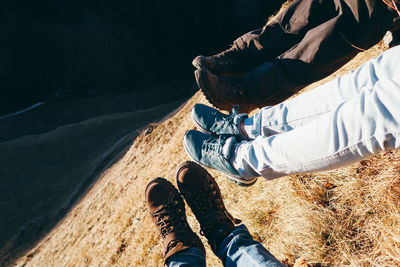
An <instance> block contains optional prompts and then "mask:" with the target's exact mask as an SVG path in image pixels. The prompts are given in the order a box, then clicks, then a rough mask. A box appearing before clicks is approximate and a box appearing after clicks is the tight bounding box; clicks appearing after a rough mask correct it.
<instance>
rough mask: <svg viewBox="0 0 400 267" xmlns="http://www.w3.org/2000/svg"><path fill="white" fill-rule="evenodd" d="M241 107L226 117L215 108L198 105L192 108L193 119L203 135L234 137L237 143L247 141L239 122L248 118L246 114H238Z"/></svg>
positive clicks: (233, 109)
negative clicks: (241, 131)
mask: <svg viewBox="0 0 400 267" xmlns="http://www.w3.org/2000/svg"><path fill="white" fill-rule="evenodd" d="M238 109H239V106H237V105H235V106H233V108H232V113H231V114H229V115H226V114H224V113H221V112H219V111H218V110H216V109H215V108H212V107H209V106H206V105H203V104H196V105H194V107H193V108H192V113H191V114H192V119H193V122H194V124H195V125H196V127H197V128H198V129H199V130H200V131H201V132H203V133H208V134H212V135H217V136H220V135H224V136H227V137H228V136H234V137H236V140H237V141H241V140H244V139H246V138H245V136H243V135H242V134H241V133H240V130H239V122H241V121H242V120H244V119H247V118H248V115H247V114H245V113H242V114H238Z"/></svg>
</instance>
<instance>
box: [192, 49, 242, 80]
mask: <svg viewBox="0 0 400 267" xmlns="http://www.w3.org/2000/svg"><path fill="white" fill-rule="evenodd" d="M192 64H193V66H194V67H195V68H197V69H202V68H205V69H208V70H209V71H211V72H212V73H215V74H218V75H224V76H236V75H241V74H243V73H245V72H246V70H245V67H244V66H243V64H242V62H241V59H240V50H239V49H237V48H236V47H235V46H232V47H230V48H229V49H227V50H225V51H222V52H221V53H218V54H216V55H213V56H209V57H206V56H197V57H196V58H195V59H193V61H192Z"/></svg>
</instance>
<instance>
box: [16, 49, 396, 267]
mask: <svg viewBox="0 0 400 267" xmlns="http://www.w3.org/2000/svg"><path fill="white" fill-rule="evenodd" d="M382 49H383V48H382V47H381V46H376V47H374V48H372V49H371V50H369V51H367V52H364V53H362V54H360V55H359V56H358V57H357V58H355V59H354V60H353V61H351V62H350V63H349V64H347V65H346V66H345V67H343V68H342V69H341V70H339V71H338V72H336V73H335V74H333V75H331V76H330V77H329V78H328V79H332V78H333V77H336V76H337V75H340V74H343V73H345V72H347V71H348V70H350V69H354V68H356V67H357V66H359V65H360V64H361V63H363V62H365V61H366V60H368V59H370V58H372V57H374V56H376V55H378V54H379V53H380V52H381V51H382ZM322 82H323V81H321V82H319V84H321V83H322ZM314 86H316V84H314V85H312V86H310V87H309V88H311V87H314ZM309 88H308V89H309ZM306 90H307V89H306ZM195 103H207V102H206V100H205V99H204V97H203V96H202V95H201V93H200V92H198V93H196V94H195V95H194V96H193V97H192V98H191V99H190V100H189V101H188V102H187V103H185V104H184V105H183V106H181V107H180V108H179V109H178V111H177V112H176V113H175V114H174V115H171V117H170V118H168V119H166V120H164V121H163V122H161V123H158V124H154V125H150V127H149V128H148V129H151V130H147V131H144V132H143V133H142V134H141V135H139V136H138V137H137V138H136V140H135V142H134V143H133V145H132V146H131V148H130V149H129V150H128V151H127V152H126V154H125V155H124V156H123V157H122V158H121V160H119V161H118V162H116V163H115V164H114V165H113V166H111V167H110V168H109V169H108V170H106V171H105V172H104V173H103V174H102V176H101V177H100V179H99V180H98V181H97V182H96V183H95V184H94V185H93V186H92V187H91V188H90V190H88V192H87V193H86V194H85V196H83V197H82V199H81V201H80V202H79V203H78V204H77V205H76V206H75V207H74V208H73V209H72V210H71V211H70V212H69V214H68V215H67V216H66V217H65V218H64V219H63V220H62V221H61V222H60V223H59V224H58V226H57V227H55V228H54V229H53V231H51V232H50V233H49V234H48V235H47V236H46V237H45V238H43V240H42V241H41V242H40V243H39V244H38V245H37V246H36V247H35V248H33V249H32V250H31V251H30V252H29V253H27V254H26V255H25V256H23V257H21V258H20V259H19V260H18V261H17V262H16V263H17V265H18V266H109V265H116V266H162V259H161V249H162V245H161V242H160V239H159V236H158V234H157V232H156V229H155V227H154V226H153V224H152V222H151V219H150V217H149V216H148V214H147V209H146V205H145V202H144V188H145V186H146V184H147V183H148V182H149V181H150V180H151V179H153V178H155V177H157V176H161V177H165V178H167V179H169V180H170V181H172V183H174V184H175V171H176V167H177V166H178V165H179V164H180V163H181V162H182V161H185V160H188V159H189V158H188V157H187V155H186V153H185V152H184V149H183V147H182V139H183V135H184V133H185V132H186V131H187V130H188V129H192V128H194V125H193V123H192V122H191V119H190V109H191V108H192V106H193V105H194V104H195ZM210 172H211V174H213V175H214V177H215V178H216V180H217V182H218V184H219V185H220V187H221V191H222V193H223V196H224V198H225V203H226V206H227V207H228V210H229V211H230V212H231V213H232V214H233V215H234V216H235V217H237V218H240V219H242V220H243V222H244V223H245V224H246V225H247V226H248V228H249V229H250V231H251V232H252V234H253V235H254V237H255V238H256V239H258V240H260V241H261V242H262V243H263V244H264V245H265V246H266V247H267V248H268V249H269V250H270V251H271V253H273V254H274V255H276V257H277V258H278V259H280V260H286V261H287V262H288V263H289V264H293V263H294V262H295V260H296V259H297V258H299V257H303V258H304V259H305V260H306V261H307V262H308V263H309V264H317V263H319V264H323V265H336V266H342V265H379V266H385V265H386V266H387V265H391V266H393V265H399V264H400V258H399V255H400V209H399V203H400V153H399V152H397V151H396V152H386V153H382V154H379V155H377V156H375V157H373V158H371V159H368V160H365V161H362V162H360V163H357V164H354V165H351V166H348V167H346V168H342V169H338V170H335V171H328V172H319V173H311V174H307V175H298V176H290V177H285V178H281V179H277V180H274V181H266V180H264V179H262V178H260V179H259V181H258V182H257V183H256V184H255V185H254V186H252V187H250V188H242V187H239V186H236V185H234V184H232V183H230V182H229V181H228V180H227V179H226V178H225V176H223V175H221V174H220V173H218V172H215V171H210ZM187 214H188V215H189V223H190V224H191V225H192V226H193V228H194V229H195V231H199V225H198V223H197V222H196V221H195V220H194V217H193V215H192V214H191V213H190V212H187ZM203 241H205V239H204V238H203ZM207 261H208V263H209V266H218V265H219V260H218V259H217V258H216V257H215V256H214V255H213V253H212V252H211V250H210V248H209V246H207Z"/></svg>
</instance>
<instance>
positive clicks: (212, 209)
mask: <svg viewBox="0 0 400 267" xmlns="http://www.w3.org/2000/svg"><path fill="white" fill-rule="evenodd" d="M176 183H177V185H178V188H179V192H180V193H179V192H178V190H177V189H176V188H175V187H174V186H173V185H172V183H170V182H169V181H167V180H166V179H164V178H160V177H158V178H156V179H154V180H152V181H151V182H150V183H149V184H148V185H147V187H146V193H145V195H146V202H147V206H148V208H149V211H150V215H151V217H152V219H153V221H154V223H155V224H156V226H157V228H158V230H159V232H160V234H161V235H162V237H163V243H164V251H163V256H164V261H165V260H166V259H167V258H169V257H170V256H172V255H173V254H175V253H177V252H179V251H181V250H184V249H187V248H191V247H197V248H199V249H200V250H202V251H203V252H204V254H205V249H204V245H203V243H202V242H201V240H200V238H199V237H198V235H197V234H195V233H194V232H193V230H192V229H191V228H190V226H189V224H188V222H187V219H186V214H185V203H184V202H183V198H182V196H183V197H184V198H185V200H186V202H187V203H188V205H189V207H190V208H191V210H192V212H193V214H194V215H195V217H196V219H197V220H198V221H199V223H200V227H201V231H200V233H201V234H202V235H204V236H205V237H206V238H207V239H208V243H209V244H210V246H211V248H212V250H213V251H214V253H216V252H217V250H218V245H219V244H220V243H221V242H222V241H223V240H224V239H225V238H226V237H227V236H228V235H229V234H230V233H231V232H232V231H233V229H234V228H235V224H237V223H240V220H237V219H235V218H233V217H232V215H230V214H229V213H228V211H227V210H226V208H225V206H224V202H223V200H222V195H221V191H220V189H219V187H218V184H217V183H216V182H215V180H214V178H213V177H212V176H211V175H210V174H209V173H208V172H207V171H206V170H205V169H204V168H203V167H201V166H200V165H198V164H197V163H195V162H190V161H187V162H184V163H183V164H181V165H180V166H179V168H178V171H177V174H176Z"/></svg>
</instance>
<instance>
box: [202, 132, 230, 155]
mask: <svg viewBox="0 0 400 267" xmlns="http://www.w3.org/2000/svg"><path fill="white" fill-rule="evenodd" d="M225 140H226V138H225V137H223V136H220V137H219V138H215V137H212V136H211V137H210V138H208V139H207V141H205V142H204V143H203V145H202V147H201V149H202V150H203V151H204V152H206V153H209V154H211V155H220V154H221V153H222V147H223V146H224V144H225Z"/></svg>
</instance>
